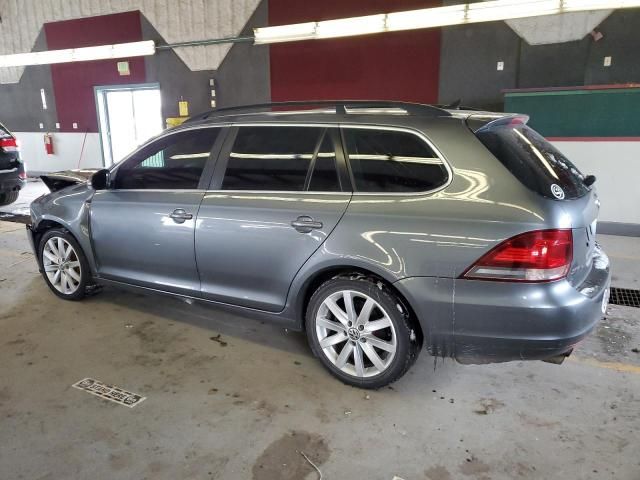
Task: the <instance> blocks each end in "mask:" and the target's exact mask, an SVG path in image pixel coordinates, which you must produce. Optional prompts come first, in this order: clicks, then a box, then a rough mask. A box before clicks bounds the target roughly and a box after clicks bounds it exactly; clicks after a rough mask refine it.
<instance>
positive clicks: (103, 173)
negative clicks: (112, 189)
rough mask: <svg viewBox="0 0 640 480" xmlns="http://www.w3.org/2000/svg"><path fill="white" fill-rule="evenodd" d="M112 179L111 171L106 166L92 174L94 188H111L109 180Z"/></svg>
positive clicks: (91, 182) (91, 181)
mask: <svg viewBox="0 0 640 480" xmlns="http://www.w3.org/2000/svg"><path fill="white" fill-rule="evenodd" d="M110 180H111V172H109V170H107V169H106V168H103V169H102V170H98V171H97V172H96V173H94V174H93V175H91V180H90V184H91V186H92V187H93V189H94V190H106V189H108V188H109V182H110Z"/></svg>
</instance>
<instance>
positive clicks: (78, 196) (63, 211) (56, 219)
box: [31, 185, 97, 276]
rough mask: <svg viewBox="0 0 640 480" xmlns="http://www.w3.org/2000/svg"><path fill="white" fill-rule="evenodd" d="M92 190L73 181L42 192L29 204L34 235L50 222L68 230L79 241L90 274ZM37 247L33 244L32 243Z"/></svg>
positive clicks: (92, 269)
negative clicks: (49, 191)
mask: <svg viewBox="0 0 640 480" xmlns="http://www.w3.org/2000/svg"><path fill="white" fill-rule="evenodd" d="M93 193H94V191H93V190H92V189H91V188H90V187H88V186H87V185H75V186H72V187H68V188H65V189H63V190H59V191H57V192H55V193H52V194H49V195H45V196H43V197H40V198H38V199H36V200H35V201H34V202H33V203H32V204H31V219H32V222H33V224H32V231H33V232H34V233H35V234H36V235H38V234H41V233H42V232H43V231H44V230H45V229H47V228H50V226H51V225H53V224H58V225H61V226H62V227H64V228H65V229H66V230H68V231H69V232H70V233H71V235H73V236H74V237H75V239H76V240H77V241H78V243H79V244H80V247H81V248H82V251H83V252H84V254H85V257H87V261H88V263H89V267H90V268H91V272H92V275H94V276H95V275H96V273H97V269H96V262H95V256H94V254H93V248H92V245H91V231H90V215H91V208H90V207H91V198H92V197H93ZM35 247H36V249H37V245H35Z"/></svg>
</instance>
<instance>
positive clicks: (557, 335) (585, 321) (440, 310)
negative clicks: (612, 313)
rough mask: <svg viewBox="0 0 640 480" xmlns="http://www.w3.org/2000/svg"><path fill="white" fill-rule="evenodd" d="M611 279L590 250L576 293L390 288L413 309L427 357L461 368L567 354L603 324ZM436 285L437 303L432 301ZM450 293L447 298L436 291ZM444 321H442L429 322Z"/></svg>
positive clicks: (496, 287)
mask: <svg viewBox="0 0 640 480" xmlns="http://www.w3.org/2000/svg"><path fill="white" fill-rule="evenodd" d="M610 282H611V274H610V271H609V259H608V258H607V256H606V254H605V253H604V252H602V251H601V250H597V251H596V253H595V256H594V259H593V265H592V267H591V270H590V272H589V274H588V276H587V277H586V278H585V279H584V280H583V281H582V283H581V284H580V285H572V284H571V283H570V282H569V281H568V280H566V279H565V280H559V281H557V282H550V283H516V282H494V281H483V280H466V279H438V282H436V283H434V279H431V278H425V277H412V278H406V279H404V280H400V281H399V282H396V284H397V285H398V287H399V288H400V290H401V291H402V293H404V294H405V296H406V297H407V299H408V300H409V303H410V304H411V305H412V307H413V308H414V310H415V312H416V314H417V316H418V318H419V319H420V323H421V325H422V327H423V332H425V340H426V345H427V348H428V349H429V350H430V351H431V353H432V354H433V355H438V356H452V357H455V358H456V359H457V360H458V361H459V362H461V363H492V362H504V361H510V360H543V359H547V358H550V357H554V356H556V355H560V354H563V353H566V352H568V351H570V350H571V349H572V348H573V347H574V346H575V345H576V344H577V343H578V342H580V341H581V340H582V339H584V338H585V337H586V336H587V335H588V334H589V333H590V332H591V331H592V330H593V328H594V327H595V326H596V324H597V323H598V321H600V319H601V318H602V317H603V315H604V310H605V308H606V303H607V300H608V292H609V286H610ZM435 285H438V288H439V290H440V291H441V294H440V295H434V294H433V290H426V291H428V292H429V293H428V294H426V295H425V294H424V293H423V292H425V289H433V287H434V286H435ZM447 289H450V296H449V295H446V294H445V292H444V290H447ZM448 312H450V316H448V319H447V320H446V321H445V320H444V319H443V318H442V317H440V318H436V317H435V315H443V314H445V315H448Z"/></svg>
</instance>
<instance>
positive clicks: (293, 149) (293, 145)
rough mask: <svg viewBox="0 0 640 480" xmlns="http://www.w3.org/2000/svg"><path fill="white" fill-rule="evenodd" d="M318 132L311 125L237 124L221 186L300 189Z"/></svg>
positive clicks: (242, 188)
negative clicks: (244, 125) (251, 125)
mask: <svg viewBox="0 0 640 480" xmlns="http://www.w3.org/2000/svg"><path fill="white" fill-rule="evenodd" d="M322 133H323V129H320V128H313V127H240V129H239V131H238V135H237V137H236V140H235V143H234V145H233V148H232V151H231V153H230V154H229V162H228V164H227V170H226V172H225V175H224V179H223V180H222V189H223V190H280V191H297V190H304V187H305V180H306V178H307V172H308V170H309V166H310V165H311V160H312V159H313V154H314V152H315V150H316V147H317V146H318V143H319V141H320V135H321V134H322Z"/></svg>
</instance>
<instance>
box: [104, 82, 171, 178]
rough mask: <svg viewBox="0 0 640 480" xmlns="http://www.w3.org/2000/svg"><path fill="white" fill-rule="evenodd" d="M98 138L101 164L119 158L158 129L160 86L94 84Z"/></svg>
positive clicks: (109, 163) (159, 123) (155, 133)
mask: <svg viewBox="0 0 640 480" xmlns="http://www.w3.org/2000/svg"><path fill="white" fill-rule="evenodd" d="M96 100H97V105H98V117H99V119H100V138H101V141H102V153H103V156H104V162H105V166H106V167H108V166H110V165H112V164H114V163H117V162H119V161H120V160H122V159H123V158H124V157H125V156H126V155H128V154H129V153H131V152H132V151H133V150H134V149H135V148H137V147H138V146H140V145H141V144H143V143H144V142H146V141H147V140H148V139H149V138H151V137H153V136H154V135H157V134H158V133H160V132H161V131H162V111H161V101H160V88H159V87H157V86H153V87H144V86H141V87H138V86H135V87H134V86H131V87H124V86H117V87H98V88H96Z"/></svg>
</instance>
